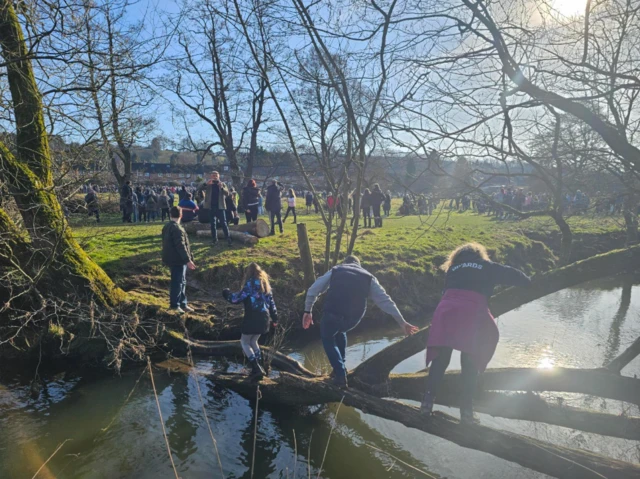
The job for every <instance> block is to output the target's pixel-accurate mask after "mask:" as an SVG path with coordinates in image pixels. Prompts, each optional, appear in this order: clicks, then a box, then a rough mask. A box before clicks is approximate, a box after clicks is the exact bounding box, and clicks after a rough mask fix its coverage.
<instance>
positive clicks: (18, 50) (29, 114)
mask: <svg viewBox="0 0 640 479" xmlns="http://www.w3.org/2000/svg"><path fill="white" fill-rule="evenodd" d="M0 47H1V48H2V57H3V58H4V60H5V62H6V68H7V79H8V82H9V89H10V91H11V98H12V102H13V109H14V114H15V122H16V142H17V148H16V150H17V153H16V155H15V156H14V155H13V154H12V153H11V152H10V151H9V150H8V149H7V148H6V146H5V145H4V144H0V176H1V178H2V179H3V180H4V181H5V183H6V184H7V186H8V189H9V192H10V193H11V194H12V196H13V197H14V199H15V200H16V203H17V205H18V208H19V209H20V213H21V215H22V217H23V219H24V224H25V227H26V228H27V230H28V232H29V235H30V237H31V243H32V246H33V247H34V248H37V249H43V250H45V251H46V252H47V254H48V255H50V257H51V258H53V259H54V260H55V263H56V265H55V267H51V268H49V270H48V277H49V279H50V280H51V281H50V282H49V284H50V287H51V288H52V289H53V290H55V291H56V293H58V294H59V295H60V299H63V298H67V297H69V298H71V297H73V296H74V295H80V297H82V298H85V299H87V298H91V299H94V300H96V301H98V302H99V303H103V304H114V303H115V302H117V301H118V300H119V299H120V298H121V297H122V292H121V291H120V290H118V289H117V288H116V287H115V286H114V284H113V282H112V281H111V279H110V278H109V277H108V276H107V275H106V273H105V272H104V271H103V270H102V269H101V268H99V267H98V266H97V265H96V264H95V263H94V262H93V261H91V259H90V258H89V257H88V256H87V254H86V253H85V252H84V251H83V250H82V249H81V248H80V246H79V245H78V243H77V242H76V241H75V239H74V238H73V236H72V235H71V232H70V230H69V227H68V225H67V222H66V219H65V217H64V214H63V212H62V208H61V206H60V203H59V202H58V199H57V198H56V196H55V193H54V191H53V188H54V185H53V176H52V171H51V157H50V150H49V140H48V136H47V131H46V127H45V124H44V116H43V112H42V103H41V100H40V92H39V91H38V87H37V85H36V81H35V77H34V75H33V69H32V67H31V63H30V62H29V60H28V59H27V57H28V51H27V47H26V44H25V41H24V37H23V35H22V29H21V26H20V22H19V20H18V17H17V15H16V12H15V10H14V8H13V4H12V2H10V1H9V0H0Z"/></svg>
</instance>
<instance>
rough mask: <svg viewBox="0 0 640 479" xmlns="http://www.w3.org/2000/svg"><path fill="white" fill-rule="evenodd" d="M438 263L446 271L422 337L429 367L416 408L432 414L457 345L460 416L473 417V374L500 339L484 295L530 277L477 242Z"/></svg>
mask: <svg viewBox="0 0 640 479" xmlns="http://www.w3.org/2000/svg"><path fill="white" fill-rule="evenodd" d="M442 269H443V270H444V271H445V273H446V277H445V284H444V291H443V294H442V298H441V299H440V303H439V304H438V307H437V308H436V311H435V313H433V320H432V321H431V328H430V330H429V339H428V340H427V366H429V364H431V367H430V368H429V377H428V378H427V387H426V391H425V394H424V398H423V400H422V405H421V409H422V411H423V412H424V413H427V414H431V411H432V410H433V403H434V401H435V397H436V393H437V391H438V386H439V385H440V383H441V382H442V379H443V378H444V373H445V371H446V370H447V367H448V366H449V362H450V361H451V354H452V352H453V350H454V349H455V350H457V351H460V355H461V365H462V371H461V375H462V397H461V398H460V419H461V421H462V422H463V423H472V422H474V421H475V419H474V416H473V394H474V392H475V389H476V380H477V377H478V374H479V373H482V372H483V371H484V370H485V369H486V367H487V364H489V361H490V360H491V358H492V357H493V353H494V352H495V350H496V346H497V345H498V339H499V333H498V327H497V325H496V323H495V320H494V319H493V316H492V315H491V311H489V305H488V300H489V298H490V297H491V295H492V294H493V288H494V287H495V286H497V285H499V284H503V285H508V286H526V285H528V284H529V283H530V282H531V280H530V279H529V277H528V276H527V275H525V274H524V273H523V272H522V271H520V270H517V269H515V268H512V267H511V266H506V265H502V264H498V263H494V262H492V261H491V260H490V259H489V255H488V254H487V250H486V248H485V247H484V246H482V245H481V244H479V243H467V244H464V245H462V246H459V247H458V248H456V249H455V250H453V251H452V252H451V254H450V255H449V258H448V259H447V261H446V262H445V263H444V265H442Z"/></svg>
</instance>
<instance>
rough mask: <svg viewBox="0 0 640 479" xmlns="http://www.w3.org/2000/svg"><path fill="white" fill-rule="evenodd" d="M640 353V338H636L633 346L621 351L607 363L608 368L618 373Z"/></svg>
mask: <svg viewBox="0 0 640 479" xmlns="http://www.w3.org/2000/svg"><path fill="white" fill-rule="evenodd" d="M638 355H640V338H638V339H636V340H635V341H634V342H633V343H632V344H631V346H629V347H628V348H627V349H625V350H624V351H623V352H622V353H620V354H619V355H618V356H617V357H616V358H615V359H613V361H611V362H610V363H609V364H607V366H606V369H607V370H608V371H611V372H613V373H616V374H620V371H622V369H623V368H624V367H625V366H626V365H627V364H629V363H630V362H631V361H633V360H634V359H635V358H637V357H638Z"/></svg>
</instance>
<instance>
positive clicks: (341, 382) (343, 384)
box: [330, 376, 349, 389]
mask: <svg viewBox="0 0 640 479" xmlns="http://www.w3.org/2000/svg"><path fill="white" fill-rule="evenodd" d="M330 382H331V384H333V385H334V386H338V387H339V388H340V389H348V388H349V384H348V383H347V377H346V376H333V377H332V378H331V379H330Z"/></svg>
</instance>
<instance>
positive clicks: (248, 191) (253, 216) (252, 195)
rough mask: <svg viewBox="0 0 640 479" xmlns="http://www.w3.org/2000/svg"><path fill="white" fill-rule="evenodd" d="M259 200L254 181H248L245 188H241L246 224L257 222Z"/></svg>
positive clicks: (258, 192)
mask: <svg viewBox="0 0 640 479" xmlns="http://www.w3.org/2000/svg"><path fill="white" fill-rule="evenodd" d="M260 198H261V196H260V188H258V187H257V186H256V180H249V182H248V183H247V186H245V187H244V188H242V206H243V208H244V216H245V218H246V219H247V223H251V222H252V221H257V219H258V208H259V206H260Z"/></svg>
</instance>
